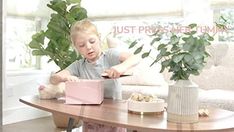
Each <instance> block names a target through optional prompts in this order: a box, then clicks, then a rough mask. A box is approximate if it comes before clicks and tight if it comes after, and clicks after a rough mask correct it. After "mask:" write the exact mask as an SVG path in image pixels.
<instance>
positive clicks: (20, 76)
mask: <svg viewBox="0 0 234 132" xmlns="http://www.w3.org/2000/svg"><path fill="white" fill-rule="evenodd" d="M49 75H50V73H48V72H45V71H35V70H33V71H17V72H16V71H14V72H11V73H10V72H7V73H6V75H5V86H4V87H3V125H4V124H9V123H15V122H19V121H23V120H29V119H35V118H39V117H43V116H48V115H50V113H48V112H45V111H41V110H38V109H35V108H33V107H30V106H27V105H25V104H23V103H21V102H19V98H20V97H22V96H28V95H38V91H37V88H38V86H39V84H45V83H47V82H48V77H49Z"/></svg>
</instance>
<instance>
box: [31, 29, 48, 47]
mask: <svg viewBox="0 0 234 132" xmlns="http://www.w3.org/2000/svg"><path fill="white" fill-rule="evenodd" d="M32 39H33V40H34V41H36V42H38V43H41V44H44V39H45V34H44V31H40V32H38V33H36V34H34V35H33V36H32Z"/></svg>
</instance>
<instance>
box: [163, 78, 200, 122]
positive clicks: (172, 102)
mask: <svg viewBox="0 0 234 132" xmlns="http://www.w3.org/2000/svg"><path fill="white" fill-rule="evenodd" d="M167 102H168V106H167V120H168V121H171V122H176V123H196V122H198V86H197V85H196V84H195V83H193V82H192V81H190V80H178V81H176V83H175V84H173V85H170V86H169V91H168V99H167Z"/></svg>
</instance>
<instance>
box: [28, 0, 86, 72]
mask: <svg viewBox="0 0 234 132" xmlns="http://www.w3.org/2000/svg"><path fill="white" fill-rule="evenodd" d="M80 2H81V1H80V0H51V1H50V3H49V4H47V6H48V7H49V8H50V9H52V10H53V11H54V12H53V13H52V14H51V18H50V21H49V22H48V24H47V30H46V31H44V30H41V31H40V32H37V33H36V34H34V35H33V36H32V40H31V42H30V43H29V47H30V48H31V49H32V54H33V55H35V56H48V57H49V60H48V62H51V61H53V62H54V63H55V64H56V65H57V66H59V68H60V70H62V69H64V68H66V67H67V66H68V65H70V64H71V63H72V62H74V61H75V60H78V59H81V58H82V57H81V55H79V54H77V53H76V52H75V50H74V49H73V48H72V46H71V40H70V27H71V25H72V24H73V23H74V22H75V21H79V20H82V19H85V18H87V11H86V9H85V8H83V7H81V6H80Z"/></svg>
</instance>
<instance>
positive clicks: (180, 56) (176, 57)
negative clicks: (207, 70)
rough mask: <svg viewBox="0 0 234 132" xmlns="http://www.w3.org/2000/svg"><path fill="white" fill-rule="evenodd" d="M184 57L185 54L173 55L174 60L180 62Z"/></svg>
mask: <svg viewBox="0 0 234 132" xmlns="http://www.w3.org/2000/svg"><path fill="white" fill-rule="evenodd" d="M183 58H184V54H178V55H173V56H172V60H173V61H174V62H175V63H178V62H180V61H181V60H182V59H183Z"/></svg>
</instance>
